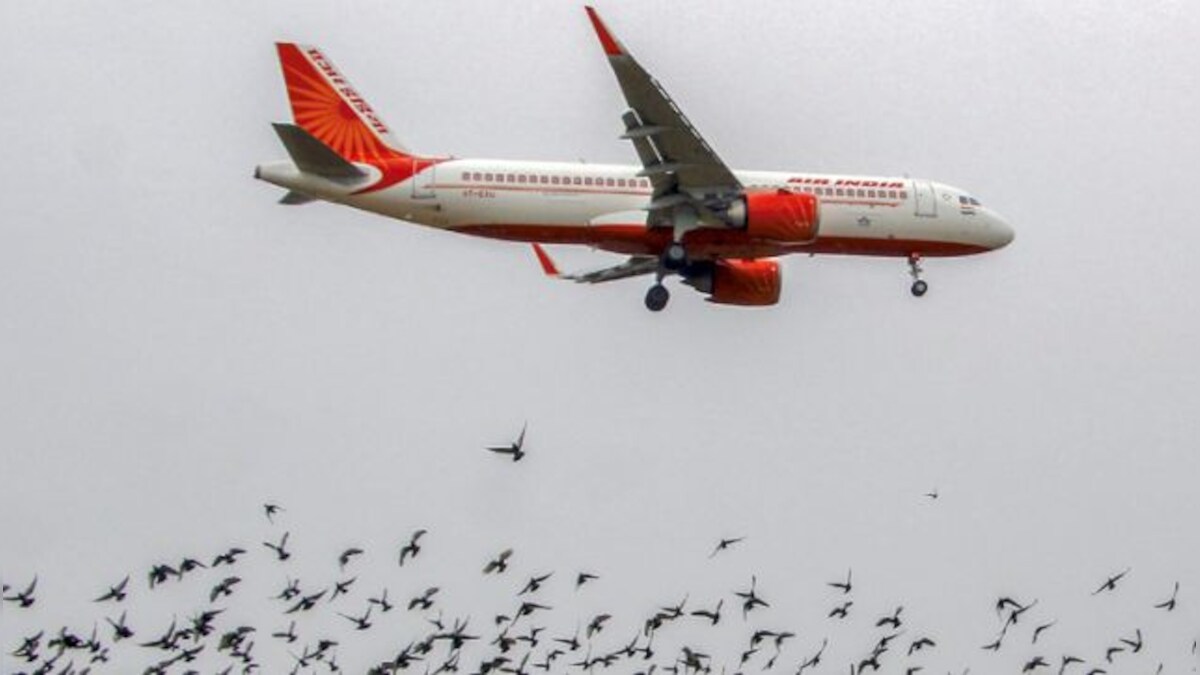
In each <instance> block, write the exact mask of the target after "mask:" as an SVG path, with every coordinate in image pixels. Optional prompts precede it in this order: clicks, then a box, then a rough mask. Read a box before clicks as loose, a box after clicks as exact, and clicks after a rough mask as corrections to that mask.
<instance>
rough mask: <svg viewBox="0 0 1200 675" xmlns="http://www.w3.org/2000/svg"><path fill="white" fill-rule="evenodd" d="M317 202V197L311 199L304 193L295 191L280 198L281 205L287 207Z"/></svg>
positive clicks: (289, 191) (290, 191)
mask: <svg viewBox="0 0 1200 675" xmlns="http://www.w3.org/2000/svg"><path fill="white" fill-rule="evenodd" d="M315 201H317V198H316V197H309V196H308V195H306V194H304V193H303V192H296V191H295V190H288V193H287V194H286V195H284V196H283V197H280V198H279V203H280V204H285V205H287V206H300V205H301V204H307V203H309V202H315Z"/></svg>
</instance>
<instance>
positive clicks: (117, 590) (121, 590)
mask: <svg viewBox="0 0 1200 675" xmlns="http://www.w3.org/2000/svg"><path fill="white" fill-rule="evenodd" d="M128 584H129V575H128V574H126V575H125V578H124V579H122V580H121V583H119V584H117V585H116V586H109V587H108V592H106V593H105V594H104V595H101V596H100V597H98V598H96V599H95V600H94V601H93V602H108V601H109V600H113V601H115V602H121V601H122V600H124V599H125V595H126V593H125V586H126V585H128Z"/></svg>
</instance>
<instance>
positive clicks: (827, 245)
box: [453, 224, 989, 258]
mask: <svg viewBox="0 0 1200 675" xmlns="http://www.w3.org/2000/svg"><path fill="white" fill-rule="evenodd" d="M453 229H454V231H456V232H462V233H464V234H471V235H475V236H478V237H487V238H489V239H503V240H506V241H520V242H527V243H533V242H536V243H541V244H581V245H587V246H594V247H596V248H599V249H603V250H605V251H611V252H613V253H623V254H626V255H660V254H661V253H662V251H663V249H665V248H666V247H667V245H668V244H669V243H671V232H670V231H669V230H666V229H647V228H645V227H643V226H641V225H596V226H590V227H589V226H581V225H523V224H494V225H461V226H457V227H455V228H453ZM683 241H684V244H685V245H686V246H687V248H688V252H689V254H690V255H692V256H693V257H695V258H770V257H775V256H781V255H787V254H789V253H829V254H843V255H867V256H894V257H907V256H910V255H912V254H914V253H917V254H919V255H922V256H926V257H949V256H961V255H972V254H976V253H984V252H986V251H988V250H989V249H988V248H987V247H985V246H979V245H977V244H963V243H956V242H947V241H925V240H919V239H887V238H882V239H881V238H867V237H830V236H819V237H818V238H817V241H815V242H813V243H810V244H792V245H784V244H778V243H776V242H771V241H763V240H757V239H753V238H751V237H749V236H747V235H746V233H745V232H744V231H743V230H725V229H716V228H705V229H700V230H692V231H691V232H688V233H687V234H685V235H684V238H683Z"/></svg>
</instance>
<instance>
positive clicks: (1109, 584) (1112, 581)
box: [1092, 567, 1131, 595]
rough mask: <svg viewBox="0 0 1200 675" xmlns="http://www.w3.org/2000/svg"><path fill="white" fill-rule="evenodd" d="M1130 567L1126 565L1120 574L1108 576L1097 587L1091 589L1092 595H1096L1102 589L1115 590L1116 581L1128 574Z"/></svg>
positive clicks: (1101, 591)
mask: <svg viewBox="0 0 1200 675" xmlns="http://www.w3.org/2000/svg"><path fill="white" fill-rule="evenodd" d="M1130 569H1131V568H1129V567H1126V568H1125V571H1123V572H1121V573H1120V574H1114V575H1113V576H1111V577H1109V578H1108V579H1107V580H1106V581H1105V582H1104V583H1102V584H1100V587H1099V588H1097V589H1096V590H1094V591H1092V595H1098V594H1100V593H1103V592H1104V591H1113V590H1116V588H1117V582H1118V581H1120V580H1121V579H1124V578H1125V575H1126V574H1129V570H1130Z"/></svg>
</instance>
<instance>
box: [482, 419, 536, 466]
mask: <svg viewBox="0 0 1200 675" xmlns="http://www.w3.org/2000/svg"><path fill="white" fill-rule="evenodd" d="M528 427H529V424H528V423H526V424H525V425H524V426H522V427H521V435H519V436H517V440H515V441H513V442H512V443H510V444H509V445H502V446H492V447H490V448H488V451H490V452H494V453H496V454H498V455H511V456H512V461H514V462H519V461H521V458H523V457H524V456H525V430H526V429H527V428H528Z"/></svg>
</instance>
